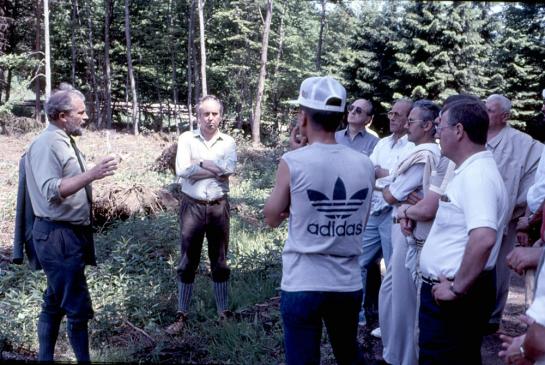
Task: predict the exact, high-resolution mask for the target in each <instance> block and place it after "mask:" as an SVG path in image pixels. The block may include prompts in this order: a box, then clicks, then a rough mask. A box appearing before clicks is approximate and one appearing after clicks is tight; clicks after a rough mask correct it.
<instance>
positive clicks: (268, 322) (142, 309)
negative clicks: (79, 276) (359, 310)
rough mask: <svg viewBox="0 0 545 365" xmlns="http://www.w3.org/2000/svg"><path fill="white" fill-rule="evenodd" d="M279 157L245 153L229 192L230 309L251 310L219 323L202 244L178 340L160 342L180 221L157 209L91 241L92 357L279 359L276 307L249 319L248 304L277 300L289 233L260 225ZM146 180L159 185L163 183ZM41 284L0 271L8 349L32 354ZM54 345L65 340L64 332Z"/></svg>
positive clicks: (0, 331) (13, 270)
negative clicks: (94, 259)
mask: <svg viewBox="0 0 545 365" xmlns="http://www.w3.org/2000/svg"><path fill="white" fill-rule="evenodd" d="M279 153H281V150H276V151H275V150H268V149H261V150H252V149H249V148H247V147H242V148H241V150H240V153H239V157H240V161H239V167H238V171H240V172H239V174H238V176H236V179H235V181H233V184H232V185H233V186H232V189H231V197H232V198H231V205H232V212H233V213H232V216H231V238H230V258H229V260H230V266H231V269H232V272H231V280H230V284H229V286H230V289H229V291H230V308H231V309H232V310H233V311H235V312H240V313H250V314H241V315H240V316H241V317H240V318H238V319H236V320H232V321H230V322H227V323H223V324H218V323H217V314H216V306H215V301H214V296H213V292H212V283H211V280H210V277H209V276H210V275H209V264H208V259H207V257H208V254H207V250H206V244H205V245H204V249H203V254H202V260H201V264H200V267H199V269H198V273H197V277H196V281H195V289H194V292H193V293H194V295H193V298H192V302H191V311H190V322H189V324H188V328H187V330H186V331H185V332H184V333H183V334H182V338H183V340H182V343H180V342H179V341H180V339H177V338H171V337H169V336H167V335H166V334H165V333H164V330H163V329H164V327H165V326H166V325H168V324H170V323H171V321H173V320H174V317H175V312H176V302H177V288H176V270H175V266H176V264H177V261H178V258H179V222H178V216H177V214H175V213H163V214H160V215H159V216H157V217H155V218H146V217H137V218H135V219H131V220H127V221H124V222H118V223H116V224H115V225H114V226H113V227H111V228H110V229H109V230H107V231H104V232H103V233H101V234H99V235H97V236H96V238H95V245H96V250H97V257H98V262H99V265H98V266H97V267H88V269H87V270H86V275H87V281H88V286H89V290H90V292H91V298H92V300H93V308H94V310H95V318H94V319H93V320H92V321H91V322H90V339H91V350H92V354H93V355H92V358H93V359H94V360H97V361H107V362H126V361H131V362H133V361H135V362H142V363H146V362H150V361H151V362H158V361H160V360H164V359H165V358H166V359H171V361H173V360H174V361H183V362H190V361H198V362H201V363H218V362H222V363H232V364H255V363H263V364H273V363H277V362H278V357H279V356H282V355H281V353H282V329H281V326H280V319H279V313H278V310H277V309H275V308H272V309H271V310H268V311H266V313H258V311H255V313H254V312H253V311H252V308H253V306H254V305H255V304H258V303H263V302H265V301H267V300H268V299H269V298H271V297H273V296H276V295H277V288H278V286H279V284H280V277H281V274H280V273H281V256H280V253H281V248H282V246H283V242H284V240H285V237H286V229H285V227H284V228H283V229H279V230H270V229H268V228H266V227H265V225H264V223H263V219H262V218H263V217H262V213H261V211H262V206H263V203H264V199H265V198H266V196H267V195H268V193H269V192H270V189H271V186H272V183H273V179H274V171H275V169H276V161H277V158H278V154H279ZM123 178H124V179H127V180H129V181H130V180H132V179H133V177H132V176H126V175H125V176H123ZM168 178H169V177H167V176H165V177H164V180H165V181H166V180H168ZM149 182H154V184H157V185H160V184H161V183H162V179H161V178H157V179H155V180H153V181H152V180H150V181H149ZM45 285H46V284H45V277H44V274H43V272H32V271H30V270H29V269H28V268H27V267H26V266H22V267H21V266H9V268H7V269H6V270H2V271H0V312H2V313H3V314H4V315H2V316H0V340H1V339H7V340H9V341H10V342H11V344H12V345H13V346H14V347H23V348H26V349H28V350H31V351H35V350H36V349H37V338H36V321H37V316H38V314H39V310H40V304H41V301H42V293H43V290H44V289H45ZM248 310H249V312H248ZM135 327H136V328H138V329H140V330H141V331H144V332H145V333H146V334H148V336H150V337H151V338H152V339H153V343H151V342H150V340H149V338H147V337H145V336H144V335H142V332H140V331H138V330H135ZM60 341H61V342H64V341H65V339H64V337H63V336H62V335H61V337H60ZM58 348H59V347H57V349H58Z"/></svg>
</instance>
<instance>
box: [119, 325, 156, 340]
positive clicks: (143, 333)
mask: <svg viewBox="0 0 545 365" xmlns="http://www.w3.org/2000/svg"><path fill="white" fill-rule="evenodd" d="M123 322H125V323H126V324H127V325H129V327H131V328H132V329H133V330H135V331H138V332H140V333H141V334H142V335H144V336H145V337H147V338H148V340H150V341H151V342H153V343H155V340H154V339H153V338H152V337H151V336H150V335H148V333H147V332H146V331H144V330H143V329H141V328H138V327H136V326H135V325H134V324H132V323H131V322H130V321H129V320H128V319H124V320H123Z"/></svg>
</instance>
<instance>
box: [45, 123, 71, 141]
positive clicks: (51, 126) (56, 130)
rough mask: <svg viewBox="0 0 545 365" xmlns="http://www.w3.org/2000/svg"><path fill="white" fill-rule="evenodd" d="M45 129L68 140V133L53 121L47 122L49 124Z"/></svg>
mask: <svg viewBox="0 0 545 365" xmlns="http://www.w3.org/2000/svg"><path fill="white" fill-rule="evenodd" d="M46 130H47V131H48V132H53V133H57V134H58V135H60V136H61V137H62V138H64V139H67V140H69V139H70V137H68V134H67V133H66V132H65V131H64V129H62V128H59V127H57V126H56V125H55V124H53V123H49V125H48V126H47V128H46Z"/></svg>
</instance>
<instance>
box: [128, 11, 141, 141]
mask: <svg viewBox="0 0 545 365" xmlns="http://www.w3.org/2000/svg"><path fill="white" fill-rule="evenodd" d="M125 42H126V45H127V72H128V74H129V82H130V88H131V96H132V109H131V120H132V125H133V133H134V135H138V110H137V104H138V100H137V97H136V83H135V81H134V71H133V68H132V56H131V19H130V14H129V0H125Z"/></svg>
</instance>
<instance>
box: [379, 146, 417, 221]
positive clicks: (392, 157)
mask: <svg viewBox="0 0 545 365" xmlns="http://www.w3.org/2000/svg"><path fill="white" fill-rule="evenodd" d="M413 148H414V143H412V142H409V140H408V139H407V135H404V136H403V137H401V138H399V139H398V140H397V141H396V140H395V138H394V136H393V135H390V136H388V137H384V138H382V139H380V140H379V141H378V143H377V145H376V146H375V149H374V150H373V153H371V156H369V158H370V159H371V162H372V163H373V165H375V166H380V167H381V168H383V169H387V170H389V171H390V173H392V172H393V171H392V170H393V169H394V168H395V167H396V166H397V165H398V164H399V162H400V161H401V158H402V157H403V156H405V155H406V154H408V153H410V151H411V150H412V149H413ZM391 182H392V178H391V176H386V177H383V178H380V179H377V182H376V185H377V186H379V185H381V186H380V187H384V186H386V185H389V184H390V183H391ZM387 206H388V203H386V201H385V200H384V197H383V196H382V192H381V191H374V192H373V200H372V203H371V213H375V212H378V211H379V210H381V209H384V208H385V207H387Z"/></svg>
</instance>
